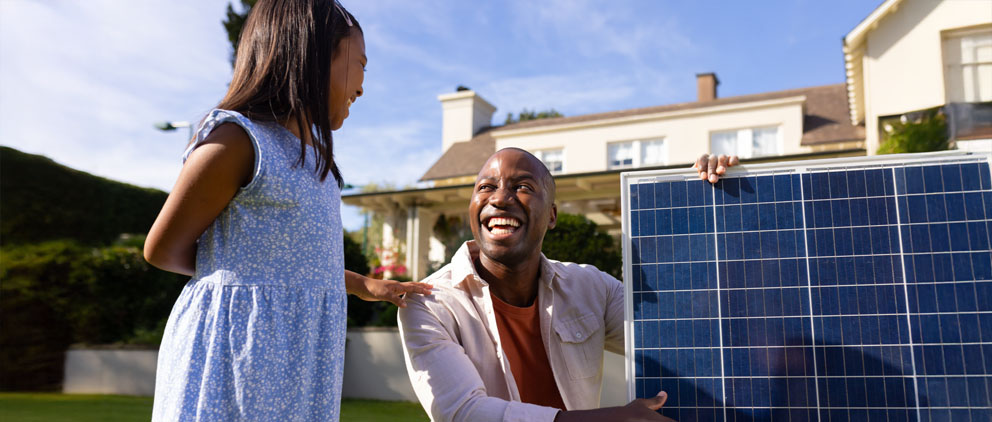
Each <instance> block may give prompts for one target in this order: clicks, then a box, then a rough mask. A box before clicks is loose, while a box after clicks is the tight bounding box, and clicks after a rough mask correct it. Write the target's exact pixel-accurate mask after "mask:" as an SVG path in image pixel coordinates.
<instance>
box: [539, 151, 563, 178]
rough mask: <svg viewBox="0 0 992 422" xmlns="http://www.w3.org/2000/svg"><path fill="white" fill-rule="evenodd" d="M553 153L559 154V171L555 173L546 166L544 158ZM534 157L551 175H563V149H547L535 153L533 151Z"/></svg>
mask: <svg viewBox="0 0 992 422" xmlns="http://www.w3.org/2000/svg"><path fill="white" fill-rule="evenodd" d="M554 152H557V153H560V154H561V170H557V171H555V170H553V169H551V167H549V166H548V162H547V160H545V157H546V156H547V155H549V154H550V153H554ZM534 156H535V157H537V159H538V160H541V162H542V163H544V166H545V167H547V168H548V171H550V172H551V174H565V168H566V167H565V148H549V149H542V150H537V151H534Z"/></svg>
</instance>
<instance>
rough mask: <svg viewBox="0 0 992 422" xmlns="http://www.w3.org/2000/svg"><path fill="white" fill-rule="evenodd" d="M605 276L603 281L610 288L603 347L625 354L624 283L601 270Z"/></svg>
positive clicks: (607, 299) (607, 298)
mask: <svg viewBox="0 0 992 422" xmlns="http://www.w3.org/2000/svg"><path fill="white" fill-rule="evenodd" d="M600 274H601V275H602V277H603V282H604V283H606V285H607V289H609V291H608V293H607V295H606V304H605V305H606V315H605V318H604V322H605V324H606V334H605V338H604V339H603V347H604V348H605V349H606V350H609V351H611V352H613V353H617V354H620V355H622V354H624V349H625V346H626V345H625V344H624V334H623V323H624V300H623V284H621V283H620V281H619V280H617V279H615V278H613V277H612V276H610V275H609V274H606V273H604V272H600Z"/></svg>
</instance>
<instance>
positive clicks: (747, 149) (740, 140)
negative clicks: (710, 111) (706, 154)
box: [709, 124, 782, 158]
mask: <svg viewBox="0 0 992 422" xmlns="http://www.w3.org/2000/svg"><path fill="white" fill-rule="evenodd" d="M772 128H774V129H775V141H774V144H775V151H773V152H771V153H769V154H763V155H755V154H754V131H755V130H758V129H772ZM728 133H733V134H735V138H734V144H735V146H734V150H733V151H715V149H714V148H713V137H714V136H715V135H722V134H728ZM709 138H710V145H709V146H710V153H711V154H730V155H734V154H736V155H737V156H738V157H740V158H755V157H773V156H776V155H781V154H782V125H780V124H778V125H764V126H754V127H748V128H743V129H729V130H714V131H710V135H709Z"/></svg>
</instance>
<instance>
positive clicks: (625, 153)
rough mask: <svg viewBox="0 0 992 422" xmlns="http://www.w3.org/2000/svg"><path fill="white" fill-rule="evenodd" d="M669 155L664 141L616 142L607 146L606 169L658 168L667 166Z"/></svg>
mask: <svg viewBox="0 0 992 422" xmlns="http://www.w3.org/2000/svg"><path fill="white" fill-rule="evenodd" d="M667 160H668V154H667V151H666V150H665V140H664V139H651V140H644V141H628V142H614V143H611V144H607V145H606V168H608V169H624V168H631V167H643V166H657V165H662V164H665V162H666V161H667Z"/></svg>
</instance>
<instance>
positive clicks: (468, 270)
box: [451, 240, 560, 288]
mask: <svg viewBox="0 0 992 422" xmlns="http://www.w3.org/2000/svg"><path fill="white" fill-rule="evenodd" d="M478 256H479V245H477V244H476V243H475V241H474V240H469V241H467V242H465V243H463V244H462V247H461V248H459V249H458V252H455V255H454V256H453V257H452V258H451V265H452V270H451V276H452V277H451V279H452V280H455V285H458V284H460V283H463V282H468V283H473V284H475V285H482V286H488V285H489V283H487V282H486V281H485V280H483V279H482V277H479V273H478V271H476V269H475V258H476V257H478ZM559 277H560V275H559V274H558V271H557V270H556V269H555V266H554V265H551V261H550V260H548V258H547V257H545V256H544V254H543V253H542V254H541V275H540V278H539V279H540V281H541V282H542V283H544V285H545V286H547V287H548V288H553V287H554V282H555V280H556V279H558V278H559Z"/></svg>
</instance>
